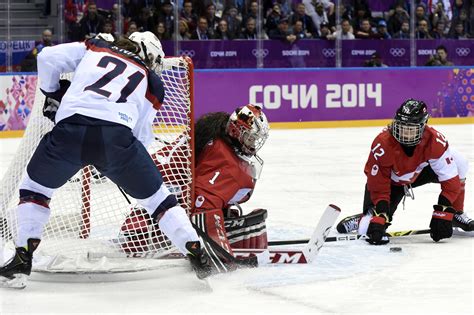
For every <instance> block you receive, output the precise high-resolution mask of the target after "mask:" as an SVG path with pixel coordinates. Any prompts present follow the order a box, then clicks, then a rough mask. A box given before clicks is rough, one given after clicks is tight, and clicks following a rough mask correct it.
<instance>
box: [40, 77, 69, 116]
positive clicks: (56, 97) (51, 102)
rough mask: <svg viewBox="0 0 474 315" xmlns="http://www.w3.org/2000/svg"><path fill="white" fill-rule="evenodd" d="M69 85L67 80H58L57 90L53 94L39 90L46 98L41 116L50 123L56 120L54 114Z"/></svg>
mask: <svg viewBox="0 0 474 315" xmlns="http://www.w3.org/2000/svg"><path fill="white" fill-rule="evenodd" d="M70 85H71V82H70V81H69V80H59V90H57V91H55V92H45V91H43V90H41V92H43V94H44V95H45V96H46V98H45V100H44V105H43V116H45V117H46V118H48V119H49V120H51V121H52V122H54V119H55V118H56V112H57V111H58V108H59V105H60V103H61V100H62V99H63V96H64V94H66V91H67V89H68V88H69V86H70Z"/></svg>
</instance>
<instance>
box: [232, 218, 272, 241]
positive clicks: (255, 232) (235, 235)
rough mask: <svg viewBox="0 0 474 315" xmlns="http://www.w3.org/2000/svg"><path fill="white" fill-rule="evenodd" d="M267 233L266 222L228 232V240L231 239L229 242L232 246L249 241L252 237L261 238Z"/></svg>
mask: <svg viewBox="0 0 474 315" xmlns="http://www.w3.org/2000/svg"><path fill="white" fill-rule="evenodd" d="M266 232H267V228H266V225H265V222H262V223H260V224H256V225H252V226H247V227H243V228H241V229H237V230H233V231H230V232H227V238H228V239H229V242H230V243H231V244H232V243H235V242H238V241H241V240H244V239H249V238H251V237H258V236H261V235H263V233H266Z"/></svg>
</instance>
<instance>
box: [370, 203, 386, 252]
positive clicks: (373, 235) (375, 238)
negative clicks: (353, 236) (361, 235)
mask: <svg viewBox="0 0 474 315" xmlns="http://www.w3.org/2000/svg"><path fill="white" fill-rule="evenodd" d="M389 209H390V205H389V203H388V201H386V200H380V201H379V202H377V205H376V207H375V209H373V210H372V211H373V213H374V216H373V217H372V219H371V220H370V223H369V227H368V228H367V233H366V234H367V236H368V239H366V241H367V242H369V243H370V244H372V245H385V244H387V243H388V242H389V239H388V235H387V233H386V232H385V231H386V230H387V227H389V226H390V221H391V219H390V217H389V216H388V215H387V213H388V212H389Z"/></svg>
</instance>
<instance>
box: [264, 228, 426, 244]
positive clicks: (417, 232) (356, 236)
mask: <svg viewBox="0 0 474 315" xmlns="http://www.w3.org/2000/svg"><path fill="white" fill-rule="evenodd" d="M430 231H431V230H429V229H426V230H406V231H397V232H387V234H388V236H389V237H401V236H410V235H420V234H430ZM365 237H366V236H365V235H363V234H346V235H340V236H330V237H328V238H326V242H341V241H355V240H358V239H364V238H365ZM307 242H308V240H307V239H300V240H286V241H269V242H268V245H269V246H280V245H298V244H306V243H307Z"/></svg>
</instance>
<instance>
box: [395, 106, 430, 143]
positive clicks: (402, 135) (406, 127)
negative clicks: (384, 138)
mask: <svg viewBox="0 0 474 315" xmlns="http://www.w3.org/2000/svg"><path fill="white" fill-rule="evenodd" d="M428 117H429V115H428V109H427V108H426V104H425V103H424V102H423V101H417V100H414V99H408V100H406V101H405V102H403V104H402V105H401V106H400V108H399V109H398V110H397V112H396V114H395V118H394V119H393V122H392V126H391V132H392V135H393V136H394V137H395V139H397V141H398V142H400V143H401V144H403V145H406V146H414V145H417V144H418V143H420V141H421V136H422V135H423V131H424V130H425V125H426V123H427V122H428Z"/></svg>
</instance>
